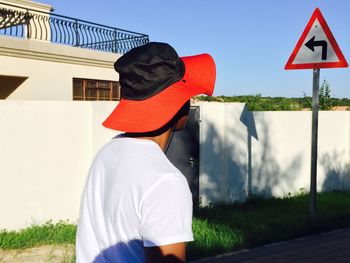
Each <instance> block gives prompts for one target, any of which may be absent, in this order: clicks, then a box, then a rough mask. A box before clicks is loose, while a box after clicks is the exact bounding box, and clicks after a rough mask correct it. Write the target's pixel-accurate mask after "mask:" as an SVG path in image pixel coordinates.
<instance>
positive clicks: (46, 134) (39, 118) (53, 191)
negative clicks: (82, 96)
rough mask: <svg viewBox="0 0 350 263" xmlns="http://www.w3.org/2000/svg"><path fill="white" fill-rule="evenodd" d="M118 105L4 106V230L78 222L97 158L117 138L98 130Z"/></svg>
mask: <svg viewBox="0 0 350 263" xmlns="http://www.w3.org/2000/svg"><path fill="white" fill-rule="evenodd" d="M115 106H116V103H115V102H103V103H101V102H40V101H0V113H1V114H0V131H1V136H0V167H1V173H0V179H1V183H0V229H2V228H6V229H18V228H22V227H26V226H29V225H31V224H33V223H43V222H45V221H47V220H50V219H52V220H60V219H70V220H71V221H72V222H75V220H76V219H77V218H78V212H79V203H80V195H81V192H82V188H83V185H84V182H85V177H86V174H87V172H88V169H89V166H90V164H91V161H92V159H93V156H94V155H95V153H96V151H97V150H98V149H99V148H100V147H101V145H102V144H104V143H105V142H107V141H108V140H109V139H110V138H112V137H113V136H114V135H115V134H116V132H114V131H113V130H109V129H106V128H104V127H102V125H100V124H101V122H102V121H103V120H104V118H105V117H106V116H107V115H108V114H109V112H111V111H112V109H113V108H114V107H115ZM96 111H98V113H96ZM96 137H98V139H95V138H96Z"/></svg>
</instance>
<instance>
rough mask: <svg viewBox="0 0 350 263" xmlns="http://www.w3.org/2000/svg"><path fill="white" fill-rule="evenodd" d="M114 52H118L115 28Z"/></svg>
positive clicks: (115, 30)
mask: <svg viewBox="0 0 350 263" xmlns="http://www.w3.org/2000/svg"><path fill="white" fill-rule="evenodd" d="M114 52H115V53H118V42H117V29H114Z"/></svg>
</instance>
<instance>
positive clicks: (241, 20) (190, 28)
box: [39, 0, 350, 97]
mask: <svg viewBox="0 0 350 263" xmlns="http://www.w3.org/2000/svg"><path fill="white" fill-rule="evenodd" d="M39 1H40V2H43V3H46V4H51V5H52V6H53V7H54V9H55V12H56V13H58V14H62V15H67V16H72V17H76V18H80V19H84V20H89V21H93V22H97V23H101V24H105V25H110V26H115V27H119V28H122V29H128V30H131V31H136V32H141V33H145V34H148V35H149V36H150V40H151V41H161V42H167V43H169V44H171V45H172V46H173V47H174V48H175V49H176V50H177V51H178V53H179V55H180V56H186V55H193V54H198V53H210V54H211V55H212V56H213V57H214V59H215V61H216V66H217V81H216V88H215V93H214V94H215V95H228V96H229V95H251V94H258V93H261V94H262V95H263V96H284V97H300V96H303V92H305V93H306V94H307V95H311V93H312V92H311V91H312V70H288V71H286V70H284V65H285V64H286V62H287V60H288V58H289V56H290V54H291V52H292V50H293V48H294V46H295V44H296V42H297V41H298V39H299V37H300V36H301V33H302V32H303V30H304V28H305V26H306V24H307V22H308V21H309V19H310V17H311V15H312V13H313V11H314V9H315V8H316V7H319V8H320V10H321V12H322V14H323V16H324V17H325V19H326V21H327V23H328V25H329V27H330V29H331V31H332V33H333V35H334V37H335V39H336V40H337V42H338V45H339V46H340V48H341V50H342V52H343V54H344V56H345V58H346V59H347V60H348V63H350V15H349V14H350V13H349V10H350V1H348V0H283V1H282V0H240V1H239V0H217V1H214V0H174V1H164V0H147V1H142V0H124V1H118V0H99V1H97V0H74V1H71V0H39ZM323 79H326V80H327V81H328V83H329V84H330V88H331V90H332V95H333V96H334V97H350V70H349V68H345V69H321V83H322V80H323Z"/></svg>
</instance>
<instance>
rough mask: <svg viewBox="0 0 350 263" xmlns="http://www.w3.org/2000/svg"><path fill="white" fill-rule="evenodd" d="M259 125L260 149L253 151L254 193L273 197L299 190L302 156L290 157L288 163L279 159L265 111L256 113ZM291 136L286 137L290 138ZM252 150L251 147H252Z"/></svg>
mask: <svg viewBox="0 0 350 263" xmlns="http://www.w3.org/2000/svg"><path fill="white" fill-rule="evenodd" d="M254 118H255V122H256V123H257V124H258V126H259V134H260V141H259V144H260V145H259V151H257V150H256V151H254V153H253V168H252V174H251V176H252V178H251V179H250V180H252V182H253V183H252V188H251V190H250V192H251V193H252V194H253V195H258V196H264V197H271V196H273V195H274V194H275V193H282V194H283V195H287V194H291V193H293V192H295V191H296V190H297V187H296V185H295V182H296V178H297V177H298V176H300V174H299V173H300V170H301V164H302V156H301V155H300V154H296V155H294V156H290V157H289V158H288V163H282V162H281V161H280V162H279V161H278V157H277V156H276V151H275V149H274V147H273V146H274V145H275V142H274V141H273V131H272V130H271V126H270V125H269V123H268V120H267V118H266V115H265V114H264V113H258V114H256V115H254ZM289 139H290V138H285V140H289ZM250 151H251V149H250Z"/></svg>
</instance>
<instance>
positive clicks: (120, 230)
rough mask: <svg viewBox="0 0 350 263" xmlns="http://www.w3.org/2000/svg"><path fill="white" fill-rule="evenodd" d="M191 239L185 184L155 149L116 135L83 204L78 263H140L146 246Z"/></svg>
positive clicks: (100, 155) (99, 158)
mask: <svg viewBox="0 0 350 263" xmlns="http://www.w3.org/2000/svg"><path fill="white" fill-rule="evenodd" d="M192 240H193V234H192V195H191V192H190V189H189V187H188V183H187V180H186V178H185V177H184V176H183V175H182V174H181V172H180V171H179V170H178V169H176V168H175V167H174V165H173V164H171V163H170V161H169V160H168V159H167V158H166V156H165V155H164V153H163V151H162V150H161V148H160V147H159V146H158V144H156V143H155V142H153V141H151V140H145V139H136V138H128V137H125V136H123V135H119V136H117V137H116V138H114V139H113V140H111V142H109V143H108V144H107V145H105V146H104V147H103V148H102V150H101V151H100V152H99V153H98V154H97V156H96V158H95V160H94V162H93V164H92V166H91V168H90V172H89V176H88V179H87V182H86V185H85V190H84V193H83V196H82V200H81V206H80V217H79V222H78V231H77V238H76V256H77V262H78V263H89V262H98V263H100V262H118V263H122V262H128V263H129V262H144V261H145V256H144V250H143V247H144V246H145V247H152V246H160V245H167V244H173V243H178V242H187V241H192Z"/></svg>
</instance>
